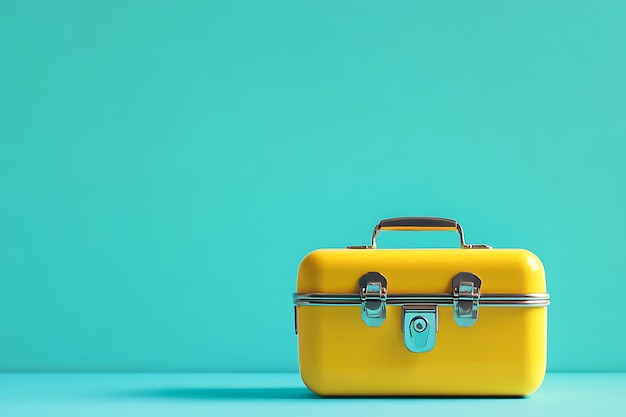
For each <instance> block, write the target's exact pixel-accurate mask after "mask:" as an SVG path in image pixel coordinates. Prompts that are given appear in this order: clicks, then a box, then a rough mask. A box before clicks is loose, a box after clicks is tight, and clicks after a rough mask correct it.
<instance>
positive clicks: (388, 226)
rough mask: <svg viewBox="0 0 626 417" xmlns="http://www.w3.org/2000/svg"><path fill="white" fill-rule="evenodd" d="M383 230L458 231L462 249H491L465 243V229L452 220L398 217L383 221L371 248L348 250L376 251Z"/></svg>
mask: <svg viewBox="0 0 626 417" xmlns="http://www.w3.org/2000/svg"><path fill="white" fill-rule="evenodd" d="M381 230H413V231H420V230H428V231H436V230H442V231H444V230H456V231H457V232H458V233H459V238H460V240H461V248H463V249H491V246H488V245H484V244H469V243H465V237H464V235H463V228H462V227H461V225H460V224H459V223H458V222H457V221H456V220H452V219H444V218H439V217H396V218H392V219H385V220H381V221H380V222H379V223H378V224H377V225H376V227H374V231H373V232H372V244H371V246H348V249H376V237H377V236H378V234H379V233H380V231H381Z"/></svg>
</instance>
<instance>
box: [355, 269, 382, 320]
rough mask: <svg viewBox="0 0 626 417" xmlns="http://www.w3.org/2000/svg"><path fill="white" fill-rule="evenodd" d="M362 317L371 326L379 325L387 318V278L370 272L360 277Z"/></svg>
mask: <svg viewBox="0 0 626 417" xmlns="http://www.w3.org/2000/svg"><path fill="white" fill-rule="evenodd" d="M359 289H360V293H361V318H362V319H363V321H364V322H365V324H367V325H368V326H370V327H378V326H381V325H382V324H383V322H384V321H385V319H386V318H387V278H385V277H384V276H382V274H380V273H378V272H368V273H367V274H365V275H363V276H362V277H361V278H360V279H359Z"/></svg>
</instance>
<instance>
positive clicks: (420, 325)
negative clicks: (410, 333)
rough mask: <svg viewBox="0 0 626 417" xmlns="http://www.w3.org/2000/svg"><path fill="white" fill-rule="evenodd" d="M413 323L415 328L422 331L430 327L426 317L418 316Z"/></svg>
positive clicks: (419, 331)
mask: <svg viewBox="0 0 626 417" xmlns="http://www.w3.org/2000/svg"><path fill="white" fill-rule="evenodd" d="M411 324H412V325H413V330H415V331H416V332H418V333H422V332H423V331H424V330H426V328H427V327H428V320H426V319H425V318H424V317H416V318H415V319H413V323H411Z"/></svg>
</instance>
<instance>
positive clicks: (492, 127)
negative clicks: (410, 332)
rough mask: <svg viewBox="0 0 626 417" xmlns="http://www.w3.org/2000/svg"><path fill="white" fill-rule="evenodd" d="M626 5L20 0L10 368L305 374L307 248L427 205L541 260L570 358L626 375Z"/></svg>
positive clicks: (2, 22) (4, 256)
mask: <svg viewBox="0 0 626 417" xmlns="http://www.w3.org/2000/svg"><path fill="white" fill-rule="evenodd" d="M624 21H626V3H624V2H623V1H603V2H589V1H552V0H547V1H546V0H541V1H535V0H531V1H523V2H502V1H490V0H488V1H482V2H479V3H476V2H462V1H436V2H433V1H390V2H379V1H353V0H348V1H339V2H338V1H326V0H321V1H298V2H293V1H243V0H241V1H237V0H235V1H185V2H176V1H140V0H136V1H131V2H129V1H119V0H110V1H69V0H60V1H55V2H49V1H36V0H34V1H17V0H16V1H7V0H0V340H1V342H0V370H2V371H94V370H95V371H98V370H107V371H225V372H226V371H295V370H297V354H296V338H295V336H294V334H293V317H292V308H291V293H292V292H293V290H294V289H295V281H296V270H297V267H298V264H299V262H300V260H301V258H302V257H303V256H304V255H306V253H307V252H309V251H311V250H313V249H316V248H319V247H343V246H345V245H349V244H365V243H367V242H368V239H369V237H370V232H371V229H372V227H373V226H374V224H375V223H376V222H377V221H378V220H380V219H381V218H385V217H394V216H403V215H430V216H442V217H451V218H455V219H458V220H459V221H460V222H461V223H462V224H463V226H464V228H465V230H466V233H467V239H468V241H470V242H477V243H489V244H491V245H493V246H495V247H524V248H527V249H530V250H531V251H533V252H535V253H536V254H537V255H538V256H539V257H540V258H541V259H542V260H543V262H544V264H545V267H546V271H547V274H548V275H547V276H548V288H549V290H550V292H551V293H552V300H553V302H552V305H551V306H550V313H549V357H548V361H549V369H550V370H553V371H555V370H583V371H593V370H600V371H602V370H622V371H626V355H624V354H623V346H624V342H625V341H626V339H625V337H626V336H625V335H626V324H625V323H626V321H625V320H624V318H623V311H624V308H623V304H622V302H621V301H620V298H618V297H617V296H613V294H621V292H622V289H623V288H624V283H625V282H626V281H625V274H626V272H625V271H626V269H625V267H624V263H623V260H624V255H625V254H626V247H625V244H624V236H625V235H626V222H625V221H623V218H622V217H623V216H624V215H625V214H626V192H625V190H626V165H625V164H624V160H626V142H625V141H624V138H625V137H626V118H625V117H624V110H625V105H626V103H625V97H626V77H624V74H626V55H625V54H624V53H623V51H624V48H625V47H626V44H625V43H626V25H624ZM407 244H410V245H415V246H427V245H430V244H436V245H450V246H454V245H456V244H457V240H456V237H455V236H454V235H453V234H445V235H444V236H442V237H438V236H432V235H430V234H424V235H420V236H410V235H409V236H405V235H401V236H399V237H398V236H395V235H393V234H385V235H383V236H381V239H380V245H381V246H389V247H391V246H398V245H407ZM562 378H567V377H566V376H563V377H562ZM622 386H623V385H622ZM559 392H560V394H559V395H565V394H566V392H565V391H559ZM538 398H541V397H538ZM120 401H126V400H120ZM127 401H138V400H130V399H128V400H127ZM532 401H536V400H532ZM191 403H193V402H190V404H191ZM155 404H157V403H155ZM159 404H160V403H159ZM164 404H166V406H167V404H169V403H167V402H165V403H164ZM193 404H196V403H193ZM220 404H221V403H220ZM346 404H349V403H346ZM368 404H369V403H368ZM377 404H378V403H377ZM402 404H409V403H402ZM411 404H412V403H411ZM426 404H431V403H428V402H427V403H426ZM453 404H461V403H453ZM472 404H479V403H472ZM495 404H502V405H503V404H506V402H496V403H495ZM516 404H533V403H532V402H528V403H526V402H519V403H516ZM87 406H88V405H85V407H87ZM159 406H160V405H159ZM111 407H114V406H111ZM138 407H139V406H138ZM154 407H157V405H155V406H154ZM190 407H194V405H190ZM195 407H197V405H195ZM381 407H382V405H381ZM432 407H434V406H432ZM475 407H478V405H475Z"/></svg>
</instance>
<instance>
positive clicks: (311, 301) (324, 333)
mask: <svg viewBox="0 0 626 417" xmlns="http://www.w3.org/2000/svg"><path fill="white" fill-rule="evenodd" d="M382 230H415V231H420V230H430V231H432V230H454V231H457V232H458V233H459V235H460V238H461V248H458V249H378V248H376V237H377V235H378V233H379V232H380V231H382ZM549 303H550V296H549V294H548V293H547V292H546V283H545V273H544V269H543V265H542V264H541V261H540V260H539V259H538V258H537V256H535V255H534V254H532V253H531V252H529V251H527V250H524V249H492V248H491V247H489V246H487V245H470V244H466V243H465V240H464V237H463V229H462V228H461V226H460V225H459V224H458V223H457V222H456V221H454V220H450V219H442V218H434V217H402V218H394V219H387V220H383V221H381V222H380V223H379V224H378V225H377V226H376V227H375V228H374V232H373V235H372V244H371V245H370V246H349V247H348V248H346V249H319V250H316V251H314V252H311V253H310V254H308V255H307V256H306V257H305V258H304V259H303V260H302V263H301V264H300V268H299V271H298V283H297V292H296V293H295V294H294V304H295V307H294V309H295V320H296V323H295V325H296V333H297V334H298V345H299V359H300V373H301V376H302V380H303V381H304V383H305V385H306V386H307V387H308V388H309V389H310V390H311V391H313V392H315V393H317V394H319V395H323V396H523V395H527V394H530V393H532V392H534V391H535V390H536V389H537V388H539V386H540V385H541V382H542V381H543V378H544V375H545V370H546V344H547V306H548V304H549Z"/></svg>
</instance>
